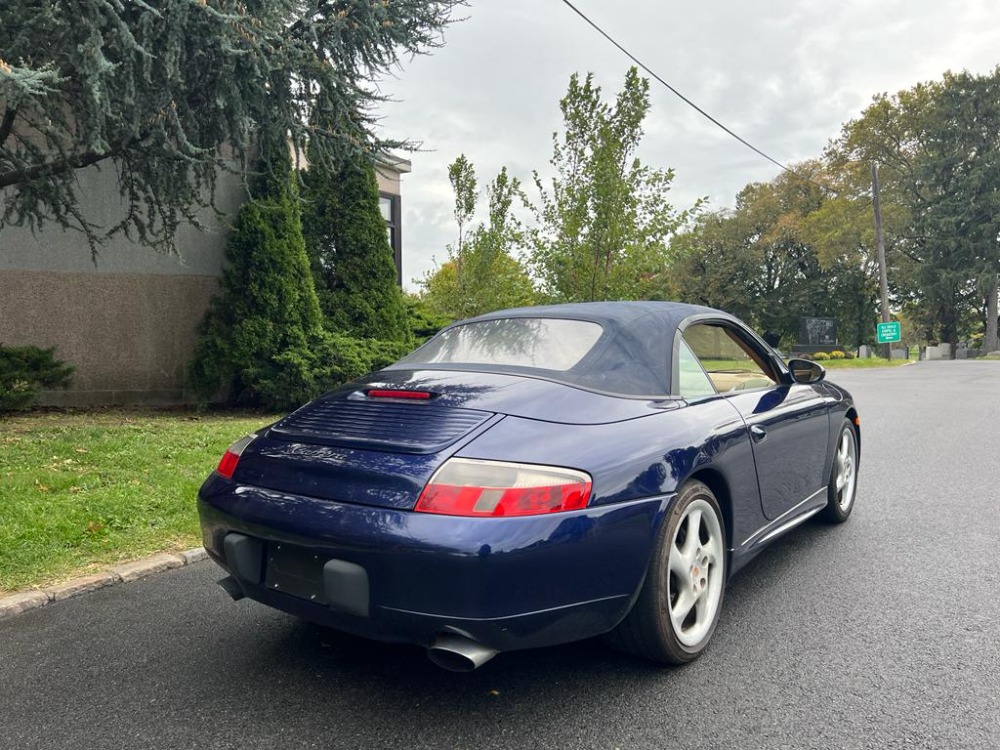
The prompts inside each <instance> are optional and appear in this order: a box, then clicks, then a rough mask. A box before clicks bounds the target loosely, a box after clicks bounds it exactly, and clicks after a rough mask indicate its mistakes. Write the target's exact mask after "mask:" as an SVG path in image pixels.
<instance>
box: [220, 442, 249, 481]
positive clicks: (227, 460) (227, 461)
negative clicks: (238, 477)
mask: <svg viewBox="0 0 1000 750" xmlns="http://www.w3.org/2000/svg"><path fill="white" fill-rule="evenodd" d="M255 437H257V436H256V435H247V436H246V437H242V438H240V439H239V440H237V441H236V442H235V443H233V444H232V445H230V446H229V447H228V448H226V452H225V453H223V454H222V459H221V460H220V461H219V465H218V467H217V468H216V469H215V470H216V471H217V472H218V473H219V474H221V475H222V476H224V477H225V478H226V479H232V478H233V473H234V472H235V471H236V465H237V464H238V463H239V462H240V456H242V455H243V451H244V450H246V447H247V446H248V445H250V443H252V442H253V440H254V438H255Z"/></svg>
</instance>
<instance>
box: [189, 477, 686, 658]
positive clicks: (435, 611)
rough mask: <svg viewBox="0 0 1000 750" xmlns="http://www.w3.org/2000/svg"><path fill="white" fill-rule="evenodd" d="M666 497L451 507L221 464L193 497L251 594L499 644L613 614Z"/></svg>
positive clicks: (509, 645) (368, 626) (538, 641)
mask: <svg viewBox="0 0 1000 750" xmlns="http://www.w3.org/2000/svg"><path fill="white" fill-rule="evenodd" d="M669 499H670V498H669V496H664V497H657V498H651V499H647V500H642V501H636V502H632V503H625V504H620V505H611V506H604V507H597V508H588V509H585V510H581V511H575V512H571V513H559V514H552V515H548V516H531V517H521V518H456V517H451V516H438V515H431V514H425V513H414V512H412V511H400V510H396V509H388V508H374V507H368V506H360V505H350V504H346V503H336V502H330V501H327V500H318V499H314V498H306V497H301V496H295V495H289V494H284V493H278V492H273V491H270V490H263V489H260V488H255V487H247V486H242V485H238V484H234V483H232V482H229V481H226V480H223V479H221V478H220V477H217V476H215V475H213V477H212V478H210V479H209V480H208V481H207V482H206V483H205V485H204V486H203V487H202V490H201V492H200V493H199V501H198V508H199V513H200V515H201V524H202V535H203V538H204V543H205V548H206V549H207V550H208V552H209V554H210V555H211V556H212V558H213V559H214V560H215V561H216V562H217V563H218V564H219V565H221V566H222V567H223V568H225V569H226V570H227V571H229V573H230V574H231V575H233V577H234V578H236V580H237V581H238V582H239V584H240V586H241V588H242V589H243V591H244V593H245V594H246V595H247V596H248V597H250V598H251V599H255V600H257V601H260V602H262V603H264V604H267V605H269V606H272V607H275V608H277V609H280V610H283V611H286V612H290V613H292V614H294V615H297V616H299V617H302V618H304V619H307V620H311V621H314V622H317V623H320V624H323V625H327V626H329V627H333V628H336V629H339V630H344V631H347V632H350V633H354V634H357V635H361V636H365V637H369V638H374V639H378V640H385V641H397V642H406V643H415V644H418V645H422V646H427V645H429V644H430V643H431V642H432V641H433V639H434V637H435V636H436V635H438V634H440V633H448V632H451V633H460V634H463V635H465V636H467V637H470V638H472V639H474V640H476V641H479V642H480V643H481V644H483V645H484V646H488V647H490V648H493V649H496V650H498V651H503V650H513V649H519V648H531V647H536V646H546V645H552V644H555V643H565V642H569V641H573V640H579V639H581V638H587V637H590V636H594V635H598V634H600V633H604V632H607V631H608V630H610V629H611V628H613V627H614V626H615V625H616V624H617V623H618V622H619V621H620V620H621V618H622V617H624V616H625V614H626V613H627V612H628V609H629V607H630V606H631V604H632V602H633V600H634V598H635V596H636V594H637V592H638V589H639V586H640V585H641V583H642V580H643V577H644V575H645V571H646V567H647V565H648V562H649V555H650V551H651V545H652V540H653V538H654V536H655V531H656V528H657V524H658V523H659V520H660V518H661V516H662V512H663V510H664V509H665V508H666V506H667V503H668V502H669ZM230 535H237V536H230ZM227 536H230V543H229V545H228V549H227V544H226V537H227ZM241 537H243V538H245V539H247V540H248V541H247V542H241ZM279 546H280V547H282V548H281V549H279ZM237 549H239V550H240V551H239V552H237V551H236V550H237ZM286 556H290V560H291V562H289V557H286ZM283 576H284V577H283ZM286 582H287V583H289V584H291V585H285V584H286ZM289 591H292V593H289Z"/></svg>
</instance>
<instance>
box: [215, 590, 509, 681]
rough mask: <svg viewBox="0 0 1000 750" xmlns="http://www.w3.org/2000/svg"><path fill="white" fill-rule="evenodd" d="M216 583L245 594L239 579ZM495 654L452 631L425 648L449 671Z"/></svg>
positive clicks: (468, 669)
mask: <svg viewBox="0 0 1000 750" xmlns="http://www.w3.org/2000/svg"><path fill="white" fill-rule="evenodd" d="M218 583H219V586H220V587H221V588H222V590H223V591H225V592H226V593H227V594H229V596H230V597H232V599H233V601H239V600H240V599H243V598H244V597H245V596H246V594H245V593H244V591H243V587H242V586H240V584H239V581H237V580H236V579H235V578H233V577H232V576H226V577H225V578H223V579H222V580H221V581H219V582H218ZM496 655H497V652H496V650H495V649H492V648H488V647H486V646H484V645H482V644H481V643H478V642H476V641H474V640H472V639H471V638H467V637H466V636H464V635H458V634H454V633H447V634H443V635H439V636H437V637H436V638H435V639H434V642H433V643H432V644H431V645H430V648H428V649H427V656H428V658H429V659H430V660H431V661H432V662H434V663H435V664H437V665H438V666H439V667H441V668H442V669H447V670H448V671H449V672H471V671H473V670H474V669H478V668H479V667H481V666H483V664H485V663H486V662H488V661H489V660H490V659H492V658H493V657H494V656H496Z"/></svg>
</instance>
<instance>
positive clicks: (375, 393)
mask: <svg viewBox="0 0 1000 750" xmlns="http://www.w3.org/2000/svg"><path fill="white" fill-rule="evenodd" d="M365 395H366V396H368V398H405V399H409V400H411V401H427V400H428V399H429V398H430V397H431V396H432V395H434V394H432V393H430V392H429V391H399V390H388V389H377V388H373V389H372V390H370V391H365Z"/></svg>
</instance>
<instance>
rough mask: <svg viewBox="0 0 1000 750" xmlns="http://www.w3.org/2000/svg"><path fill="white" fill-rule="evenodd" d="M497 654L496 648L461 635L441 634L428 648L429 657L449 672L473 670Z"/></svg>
mask: <svg viewBox="0 0 1000 750" xmlns="http://www.w3.org/2000/svg"><path fill="white" fill-rule="evenodd" d="M496 655H497V652H496V651H495V650H494V649H492V648H487V647H486V646H483V645H481V644H479V643H476V642H475V641H474V640H472V639H471V638H466V637H464V636H460V635H440V636H438V637H437V639H435V641H434V643H432V644H431V647H430V648H429V649H427V656H428V658H430V660H431V661H432V662H434V663H435V664H437V665H438V666H439V667H441V668H442V669H447V670H448V671H449V672H471V671H472V670H474V669H478V668H479V667H481V666H483V664H485V663H486V662H488V661H489V660H490V659H492V658H493V657H494V656H496Z"/></svg>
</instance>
